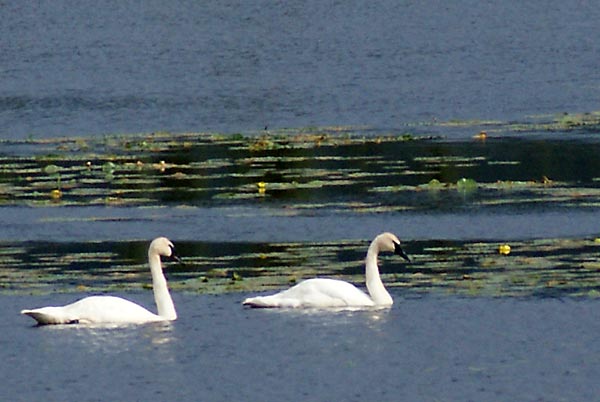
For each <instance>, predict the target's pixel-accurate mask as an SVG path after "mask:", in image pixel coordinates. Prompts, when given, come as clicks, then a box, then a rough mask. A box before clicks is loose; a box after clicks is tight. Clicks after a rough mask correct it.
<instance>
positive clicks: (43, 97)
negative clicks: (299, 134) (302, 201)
mask: <svg viewBox="0 0 600 402" xmlns="http://www.w3.org/2000/svg"><path fill="white" fill-rule="evenodd" d="M0 18H1V19H2V21H3V23H2V25H1V26H0V36H1V37H2V38H3V45H2V52H1V55H0V60H1V68H0V123H1V124H0V126H1V127H2V129H1V130H2V131H1V133H0V136H1V137H3V138H7V137H8V138H24V137H27V136H33V137H36V138H37V137H49V136H64V135H93V134H106V133H115V132H116V133H123V132H125V133H130V132H151V131H157V130H171V131H190V130H194V131H204V130H210V131H212V130H217V131H225V132H230V131H233V132H235V131H242V132H248V131H252V130H262V129H263V128H264V127H265V126H269V127H303V126H310V125H318V126H322V125H367V126H371V127H374V128H376V129H388V128H401V127H404V125H406V124H408V123H415V122H423V121H430V120H432V119H438V120H448V119H500V120H521V119H525V118H527V117H528V116H531V115H539V114H548V113H550V114H552V113H560V112H565V111H577V112H585V111H593V110H597V108H598V100H599V97H598V89H599V85H600V71H599V70H598V68H597V56H598V54H599V53H600V43H599V42H598V41H597V40H596V38H598V36H599V34H600V27H599V26H598V24H597V21H599V20H600V9H599V8H598V7H596V6H595V4H594V3H592V2H587V1H581V2H577V3H576V4H574V3H567V2H563V1H551V2H548V1H530V2H527V3H523V4H521V3H514V4H512V3H511V4H510V5H507V4H505V3H502V2H487V1H486V2H481V1H460V2H454V3H453V4H451V5H449V4H446V3H445V2H436V1H427V2H412V1H381V2H363V1H343V2H342V1H318V0H314V1H308V2H307V1H286V2H273V1H252V2H246V1H203V2H191V1H176V2H169V3H164V2H159V1H152V2H145V3H144V4H143V5H140V3H138V2H135V1H120V2H114V3H111V4H108V3H107V4H104V5H103V6H98V5H97V4H96V3H95V2H89V1H82V2H77V3H76V4H73V3H71V2H66V1H52V2H38V3H36V4H35V5H33V4H22V3H20V2H7V3H3V4H2V5H0Z"/></svg>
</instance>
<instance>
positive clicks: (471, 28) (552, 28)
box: [0, 0, 600, 401]
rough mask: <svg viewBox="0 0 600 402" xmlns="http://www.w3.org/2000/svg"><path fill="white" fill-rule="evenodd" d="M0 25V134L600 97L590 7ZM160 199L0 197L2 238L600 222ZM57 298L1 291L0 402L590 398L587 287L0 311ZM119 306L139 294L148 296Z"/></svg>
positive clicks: (530, 109) (230, 123)
mask: <svg viewBox="0 0 600 402" xmlns="http://www.w3.org/2000/svg"><path fill="white" fill-rule="evenodd" d="M0 20H1V21H2V23H1V24H0V38H2V40H1V41H0V140H4V139H21V140H22V139H27V138H31V137H33V138H40V137H59V136H102V135H105V134H112V133H137V132H156V131H160V130H168V131H173V132H185V131H223V132H242V133H243V134H249V133H250V134H251V133H254V132H259V131H262V130H263V129H264V128H265V127H269V128H282V127H292V128H300V127H306V126H329V125H332V126H340V125H353V126H360V127H364V126H366V127H369V128H370V130H371V132H375V133H377V132H387V131H388V130H401V131H405V130H407V127H408V130H409V131H419V130H422V131H425V132H426V133H427V131H426V130H433V129H432V128H431V127H424V126H423V125H422V124H420V123H427V122H432V121H445V120H460V119H482V120H501V121H517V122H522V121H527V120H529V119H532V118H536V116H539V115H554V114H557V113H562V112H588V111H597V110H598V109H599V107H598V105H599V103H600V102H599V101H600V92H599V90H600V70H599V69H598V54H599V53H600V42H599V41H598V38H599V37H600V25H599V24H598V21H600V8H598V7H597V5H596V4H595V3H593V2H588V1H578V2H562V1H543V2H542V1H539V0H537V1H529V2H510V3H506V2H487V1H483V2H482V1H460V2H442V1H424V2H418V1H391V0H388V1H379V2H365V1H354V0H352V1H319V0H309V1H237V2H234V1H202V2H193V1H189V2H186V1H172V2H160V1H146V2H137V1H127V0H126V1H113V2H102V3H98V2H92V1H80V2H67V1H60V0H59V1H52V2H50V1H41V2H36V3H31V2H4V3H0ZM433 134H438V133H433ZM442 134H444V135H445V136H448V137H463V138H464V137H465V136H467V137H469V138H470V137H471V136H472V134H473V133H472V132H471V131H470V130H466V131H465V130H461V129H446V130H445V131H444V132H443V133H442ZM2 146H3V145H2V144H0V147H2ZM0 151H2V149H1V148H0ZM544 174H546V173H544ZM593 177H597V174H595V175H593ZM536 179H538V180H539V177H536ZM2 191H4V190H3V189H0V192H2ZM3 196H6V197H10V194H4V193H3ZM159 204H160V203H158V202H157V205H153V206H150V207H148V208H103V207H72V208H71V207H49V208H29V207H2V211H1V213H0V221H1V224H2V231H1V232H0V240H2V241H6V242H11V241H13V242H16V243H18V242H19V241H27V240H36V241H48V240H51V241H58V242H60V241H63V242H75V241H102V240H111V241H130V240H132V239H143V240H145V241H147V240H149V239H151V238H152V237H154V236H156V235H159V234H161V235H162V234H167V235H168V236H169V237H171V238H172V239H173V240H175V241H177V240H193V241H219V242H220V241H222V242H228V241H234V242H240V241H247V242H280V241H330V240H337V239H347V238H351V239H364V240H366V239H369V238H372V237H373V236H374V235H375V234H376V233H379V232H380V231H382V230H393V231H395V232H397V233H398V234H399V235H401V236H402V237H403V239H408V241H410V240H411V239H452V240H457V239H483V240H485V239H507V240H511V239H528V238H540V237H541V238H551V237H557V238H559V237H562V238H565V237H583V236H597V233H598V226H597V222H598V219H597V217H598V212H597V211H596V210H594V209H588V210H586V209H582V210H560V209H559V210H550V211H548V210H541V211H537V210H536V211H532V212H531V213H529V214H527V215H526V216H523V215H519V214H515V213H514V211H499V213H489V214H488V213H477V212H474V211H473V210H470V209H466V210H464V211H461V212H459V213H446V214H437V213H435V212H432V213H391V214H359V213H356V214H350V213H349V214H345V213H337V212H333V211H327V210H320V211H318V212H315V213H312V212H310V213H306V214H300V215H298V216H296V215H294V214H290V212H289V211H287V210H286V209H285V208H274V209H271V208H264V209H260V210H258V211H257V210H256V209H255V208H248V207H247V206H245V205H240V206H235V207H232V208H220V207H213V208H177V207H171V206H169V207H161V205H159ZM3 258H4V257H3ZM7 258H8V257H7ZM49 264H50V265H52V262H49ZM2 274H3V271H2V259H0V275H2ZM3 280H4V279H3ZM0 285H2V286H4V285H5V283H4V282H2V283H0ZM72 291H73V289H72V288H68V289H65V288H57V289H56V292H57V293H56V294H47V295H43V296H36V295H22V294H21V295H8V294H5V293H3V294H2V295H0V333H2V336H0V378H2V386H0V400H7V401H8V400H10V401H32V400H79V401H105V400H144V401H163V400H206V401H232V400H262V401H282V400H312V401H332V400H345V401H354V400H356V401H358V400H361V401H366V400H379V401H387V400H389V401H392V400H393V401H398V400H407V401H416V400H439V401H457V400H461V401H462V400H464V401H467V400H473V401H481V400H485V401H506V400H527V401H534V400H535V401H540V400H544V401H561V400H568V401H574V400H585V401H592V400H597V399H598V395H599V394H600V389H599V388H598V378H599V377H600V360H599V358H598V356H600V350H599V349H598V342H597V337H598V333H599V332H600V328H599V326H598V325H599V323H600V320H599V318H600V317H598V312H599V311H600V310H599V309H598V302H597V300H596V299H593V298H590V299H582V300H576V299H566V300H558V299H548V298H535V299H517V298H508V297H507V298H502V299H500V298H499V299H488V298H468V299H461V298H458V297H454V296H447V297H434V296H425V297H423V298H416V299H403V297H404V295H403V294H402V292H401V290H399V289H394V290H393V296H394V298H395V299H396V304H395V305H394V307H393V308H392V309H391V310H390V311H387V312H377V313H373V312H357V313H318V314H304V313H301V312H278V311H254V310H245V309H243V308H242V307H241V306H240V304H239V302H240V301H241V300H242V299H243V298H244V297H245V296H246V295H242V294H225V295H219V296H205V295H196V294H175V295H174V299H175V303H176V305H177V307H178V311H179V315H180V319H179V320H178V321H176V322H174V323H172V324H169V325H149V326H134V327H127V328H85V327H74V328H56V327H55V328H34V327H32V321H31V320H30V319H29V318H27V317H22V316H20V315H19V314H18V311H19V310H20V309H22V308H26V307H34V306H38V305H46V304H60V303H66V302H70V301H72V300H73V299H74V298H75V297H76V295H73V294H63V293H62V292H72ZM77 296H78V295H77ZM125 296H128V297H132V298H133V299H135V300H136V301H138V302H140V303H142V304H144V305H146V306H148V307H150V306H152V301H151V295H150V293H149V292H144V293H143V294H133V295H131V294H128V295H125Z"/></svg>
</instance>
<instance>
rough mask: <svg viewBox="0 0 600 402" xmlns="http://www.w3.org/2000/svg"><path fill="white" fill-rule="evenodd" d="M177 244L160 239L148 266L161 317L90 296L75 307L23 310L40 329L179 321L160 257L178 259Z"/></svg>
mask: <svg viewBox="0 0 600 402" xmlns="http://www.w3.org/2000/svg"><path fill="white" fill-rule="evenodd" d="M174 248H175V247H174V246H173V243H171V241H170V240H169V239H167V238H166V237H158V238H156V239H154V240H153V241H152V243H150V247H149V248H148V262H149V264H150V271H151V272H152V285H153V289H154V300H155V301H156V306H157V307H158V315H156V314H154V313H151V312H150V311H148V310H146V309H145V308H143V307H142V306H139V305H137V304H135V303H133V302H130V301H129V300H125V299H122V298H120V297H115V296H90V297H86V298H84V299H81V300H79V301H76V302H75V303H71V304H67V305H66V306H61V307H42V308H37V309H34V310H22V311H21V314H25V315H28V316H30V317H31V318H33V319H35V320H36V321H37V322H38V324H39V325H45V324H77V323H79V324H97V323H116V324H141V323H145V322H152V321H171V320H175V319H176V318H177V313H176V312H175V306H174V305H173V299H171V295H170V294H169V289H168V288H167V280H166V279H165V276H164V275H163V272H162V266H161V262H160V256H161V255H162V256H165V257H171V258H173V259H175V260H177V261H179V258H177V257H176V256H175V255H174Z"/></svg>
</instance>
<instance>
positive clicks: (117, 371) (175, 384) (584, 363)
mask: <svg viewBox="0 0 600 402" xmlns="http://www.w3.org/2000/svg"><path fill="white" fill-rule="evenodd" d="M130 296H131V297H133V298H134V299H135V300H136V301H139V302H141V303H144V304H147V305H148V304H150V303H151V300H150V296H149V295H148V294H132V295H130ZM393 296H394V297H395V298H396V300H397V303H396V304H395V305H394V306H393V308H392V309H391V310H389V311H388V310H385V311H367V312H345V313H344V312H341V313H339V312H338V313H328V312H313V313H303V312H289V311H288V312H282V311H265V310H246V309H243V308H241V306H240V305H239V302H240V300H241V299H242V297H243V295H241V294H229V295H222V296H218V297H213V296H193V295H186V294H175V303H176V305H177V307H178V310H179V314H180V316H181V319H180V320H178V321H176V322H174V323H173V324H166V325H165V324H159V325H146V326H133V327H125V328H85V327H76V326H72V327H43V328H36V327H32V326H31V325H32V321H31V320H30V319H29V318H28V317H21V316H18V315H16V314H15V311H17V310H18V309H20V308H22V307H25V306H30V305H31V304H32V303H33V304H36V305H37V304H44V303H48V302H50V301H51V300H52V301H69V300H72V299H73V298H74V297H75V296H74V295H54V296H52V297H50V296H48V297H35V298H31V297H16V296H10V297H9V296H7V297H2V298H1V299H0V304H1V306H0V307H1V308H0V318H1V319H0V328H1V329H2V333H3V336H2V340H1V341H0V342H1V344H2V347H1V348H0V360H1V361H2V362H3V363H2V365H0V374H1V375H2V378H3V386H2V388H1V389H0V397H2V400H11V401H32V400H79V401H102V400H143V401H151V400H156V401H159V400H172V399H178V400H210V401H232V400H259V399H260V400H263V401H281V400H310V401H331V400H345V401H364V400H379V401H402V400H406V401H415V400H439V401H457V400H464V401H468V400H473V401H480V400H486V401H507V400H520V401H541V400H543V401H574V400H585V401H593V400H597V398H598V395H599V394H600V386H599V384H598V381H597V379H598V376H599V375H600V357H599V356H600V348H599V346H598V342H597V334H598V332H599V331H600V316H599V313H598V311H599V310H598V308H597V307H598V305H597V304H598V303H597V302H596V301H590V300H570V299H567V300H558V299H513V298H509V299H485V298H475V299H472V298H466V299H462V298H455V297H444V298H437V297H424V298H416V299H414V298H409V299H403V298H402V294H401V293H399V292H393Z"/></svg>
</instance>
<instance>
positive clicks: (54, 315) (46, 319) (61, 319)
mask: <svg viewBox="0 0 600 402" xmlns="http://www.w3.org/2000/svg"><path fill="white" fill-rule="evenodd" d="M21 314H23V315H27V316H29V317H31V318H33V319H34V320H36V321H37V323H38V324H39V325H50V324H77V323H78V322H79V320H78V319H77V318H73V317H70V316H68V315H67V314H64V312H61V311H57V310H55V309H53V308H52V307H44V308H38V309H35V310H21Z"/></svg>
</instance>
